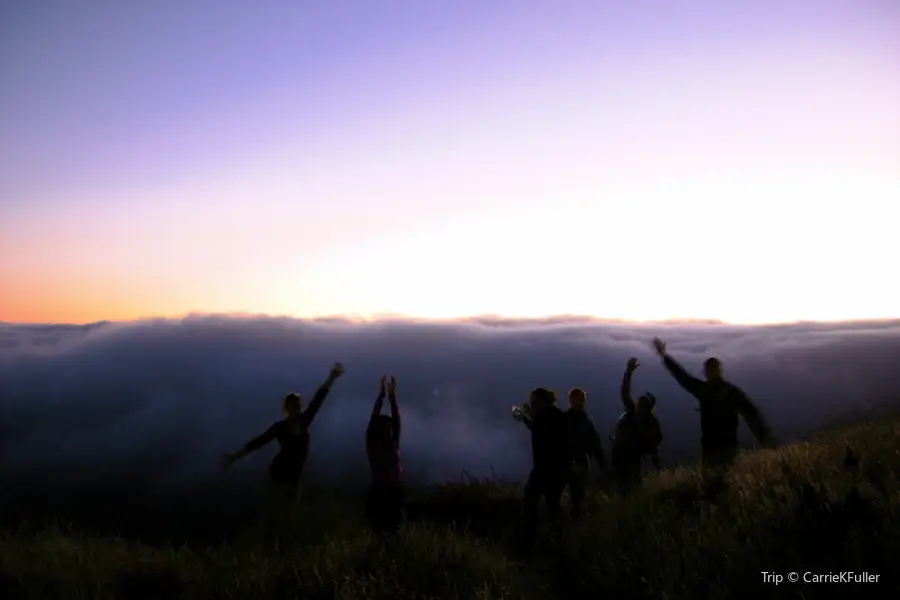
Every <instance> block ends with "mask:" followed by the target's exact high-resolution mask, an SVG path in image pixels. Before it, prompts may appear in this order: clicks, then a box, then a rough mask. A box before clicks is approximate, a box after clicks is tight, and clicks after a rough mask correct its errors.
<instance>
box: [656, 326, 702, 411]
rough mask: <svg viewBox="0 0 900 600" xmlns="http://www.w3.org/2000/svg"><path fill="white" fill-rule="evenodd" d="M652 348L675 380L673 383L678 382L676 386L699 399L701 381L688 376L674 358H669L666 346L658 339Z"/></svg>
mask: <svg viewBox="0 0 900 600" xmlns="http://www.w3.org/2000/svg"><path fill="white" fill-rule="evenodd" d="M653 347H654V348H656V353H657V354H659V356H660V357H661V358H662V359H663V366H664V367H665V368H666V370H667V371H668V372H669V374H671V375H672V377H674V378H675V381H676V382H678V385H680V386H681V387H683V388H684V389H685V390H686V391H687V392H688V393H689V394H691V395H693V396H694V397H695V398H699V396H700V394H702V393H703V386H704V383H703V381H702V380H700V379H697V378H696V377H694V376H693V375H691V374H689V373H688V372H687V371H685V370H684V367H682V366H681V365H679V364H678V363H677V362H676V361H675V359H674V358H672V357H671V356H669V354H668V353H667V352H666V345H665V343H663V341H662V340H660V339H659V338H655V339H654V340H653Z"/></svg>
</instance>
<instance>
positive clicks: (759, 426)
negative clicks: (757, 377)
mask: <svg viewBox="0 0 900 600" xmlns="http://www.w3.org/2000/svg"><path fill="white" fill-rule="evenodd" d="M732 393H733V394H734V399H735V404H736V405H737V410H738V413H740V415H741V416H742V417H743V418H744V422H745V423H747V427H749V428H750V433H752V434H753V437H755V438H756V441H758V442H759V443H760V445H762V446H765V447H769V446H771V445H772V444H774V440H773V438H772V430H771V428H770V427H769V423H768V421H767V420H766V417H765V415H763V413H762V411H761V410H760V409H759V407H758V406H756V404H754V403H753V401H752V400H751V399H750V397H749V396H747V394H745V393H744V391H743V390H741V389H740V388H738V387H735V388H733V391H732Z"/></svg>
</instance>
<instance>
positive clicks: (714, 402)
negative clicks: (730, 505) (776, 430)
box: [653, 338, 773, 469]
mask: <svg viewBox="0 0 900 600" xmlns="http://www.w3.org/2000/svg"><path fill="white" fill-rule="evenodd" d="M653 347H654V348H655V349H656V352H657V354H659V356H660V357H662V359H663V365H664V366H665V367H666V370H668V371H669V373H671V374H672V377H674V378H675V381H677V382H678V384H679V385H680V386H681V387H683V388H684V389H685V390H686V391H687V392H688V393H690V394H691V395H692V396H694V397H695V398H696V399H697V400H698V402H699V403H700V430H701V432H702V438H701V440H700V445H701V448H702V457H703V466H704V467H707V468H713V469H719V468H728V467H730V466H731V463H732V462H733V461H734V459H735V457H736V456H737V451H738V425H739V421H738V416H739V415H740V416H742V417H743V418H744V421H745V422H746V423H747V426H748V427H749V428H750V431H751V432H752V433H753V435H754V437H756V439H757V440H758V441H759V442H760V444H762V445H763V446H766V447H768V446H770V445H772V443H773V440H772V432H771V430H770V429H769V424H768V423H767V422H766V419H765V416H764V415H763V414H762V411H760V410H759V408H757V407H756V405H755V404H753V402H752V401H751V400H750V398H748V397H747V394H745V393H744V392H743V391H742V390H741V389H740V388H739V387H737V386H736V385H733V384H731V383H729V382H727V381H725V378H724V376H723V370H722V363H721V362H720V361H719V359H717V358H709V359H707V360H706V362H704V363H703V373H704V375H705V377H706V380H705V381H704V380H701V379H697V378H696V377H693V376H691V375H689V374H688V373H687V371H685V370H684V368H682V366H681V365H679V364H678V363H677V362H675V360H674V359H673V358H672V357H671V356H669V355H668V353H667V352H666V345H665V343H663V341H662V340H660V339H659V338H655V339H654V340H653Z"/></svg>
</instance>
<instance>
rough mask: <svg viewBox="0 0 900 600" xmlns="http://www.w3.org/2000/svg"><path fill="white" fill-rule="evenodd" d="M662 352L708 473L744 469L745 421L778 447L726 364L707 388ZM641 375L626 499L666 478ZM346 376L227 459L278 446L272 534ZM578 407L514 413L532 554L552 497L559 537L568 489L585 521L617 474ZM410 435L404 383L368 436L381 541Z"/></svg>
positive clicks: (625, 457) (714, 362)
mask: <svg viewBox="0 0 900 600" xmlns="http://www.w3.org/2000/svg"><path fill="white" fill-rule="evenodd" d="M653 347H654V349H655V350H656V353H657V354H658V355H659V356H660V358H661V359H662V363H663V366H664V367H665V368H666V370H667V371H668V372H669V373H670V374H671V375H672V377H674V378H675V381H677V382H678V384H679V385H680V386H681V387H683V388H684V389H685V390H686V391H687V392H689V393H690V394H691V395H693V396H694V397H695V398H696V399H697V401H698V403H699V407H698V408H697V410H698V411H699V412H700V428H701V432H702V437H701V440H700V446H701V450H702V464H703V466H704V467H705V468H708V469H713V470H716V471H718V472H722V471H723V470H725V469H727V468H728V467H729V466H730V465H731V463H732V462H733V461H734V459H735V457H736V456H737V452H738V425H739V416H742V417H743V418H744V420H745V421H746V422H747V424H748V426H749V428H750V430H751V432H752V433H753V435H754V436H755V437H756V439H757V440H758V441H759V442H760V443H761V444H762V445H763V446H764V447H770V446H771V445H773V444H774V440H773V438H772V434H771V430H770V428H769V425H768V423H767V422H766V420H765V418H764V416H763V414H762V412H761V411H760V410H759V409H758V408H757V407H756V406H755V405H754V404H753V402H752V401H751V400H750V399H749V398H748V397H747V395H746V394H745V393H744V392H743V391H742V390H741V389H740V388H738V387H737V386H735V385H734V384H732V383H730V382H728V381H726V380H725V379H724V374H723V369H722V363H721V362H720V361H719V360H718V359H716V358H709V359H707V360H706V362H705V363H704V365H703V370H704V376H705V378H704V379H698V378H696V377H693V376H692V375H690V374H688V373H687V371H686V370H685V369H684V368H683V367H682V366H681V365H679V364H678V363H677V362H676V361H675V360H674V359H673V358H672V357H671V356H669V354H668V353H667V352H666V345H665V343H664V342H662V340H660V339H659V338H656V339H654V340H653ZM639 366H640V364H639V362H638V360H637V359H636V358H631V359H629V360H628V363H627V365H626V369H625V374H624V376H623V378H622V386H621V400H622V403H623V406H624V409H625V410H624V412H623V413H622V415H621V417H620V418H619V420H618V422H617V424H616V428H615V434H614V435H613V436H611V438H610V441H611V444H612V447H611V453H610V462H611V465H609V466H610V467H611V472H610V475H611V477H612V478H613V479H614V481H615V483H616V484H617V487H618V489H619V490H620V491H621V492H622V493H628V492H629V491H631V490H633V489H634V488H635V487H636V486H638V485H640V483H641V481H642V470H643V462H644V459H645V457H649V458H650V459H651V461H652V463H653V466H654V467H655V469H656V470H657V471H658V470H659V468H660V457H659V447H660V444H661V442H662V439H663V434H662V428H661V426H660V422H659V420H658V419H657V417H656V415H655V412H654V409H655V406H656V398H655V397H654V396H653V395H652V394H650V393H645V394H643V395H641V396H639V397H638V398H637V400H635V399H634V398H633V397H632V392H631V387H632V377H633V375H634V373H635V371H636V370H637V369H638V367H639ZM343 373H344V367H343V365H341V363H335V364H334V366H333V367H332V369H331V372H330V373H329V375H328V378H327V379H326V380H325V382H324V383H323V384H322V385H321V386H320V387H319V389H318V390H317V391H316V393H315V395H314V396H313V399H312V401H311V402H310V403H309V406H308V407H307V408H306V409H305V410H304V409H303V401H302V398H301V397H300V395H299V394H296V393H291V394H288V395H287V396H285V398H284V399H283V401H282V409H283V412H284V415H285V418H284V419H282V420H280V421H277V422H275V423H274V424H273V425H272V426H271V427H269V428H268V429H267V430H266V431H265V433H263V434H262V435H260V436H259V437H256V438H254V439H252V440H250V441H249V442H247V443H246V444H245V445H244V446H243V447H242V448H241V449H239V450H237V451H236V452H233V453H230V454H227V455H225V457H224V459H223V466H224V467H226V468H228V467H230V466H231V465H232V464H233V463H234V462H235V461H237V460H239V459H240V458H242V457H243V456H246V455H247V454H249V453H251V452H253V451H254V450H257V449H259V448H261V447H263V446H264V445H266V444H268V443H269V442H271V441H273V440H276V441H277V442H278V444H279V446H280V451H279V452H278V454H277V455H276V456H275V458H274V459H273V460H272V463H271V465H270V467H269V476H270V482H271V486H270V487H271V493H270V495H269V497H270V501H271V506H270V509H269V510H268V511H267V513H266V514H267V516H268V517H269V521H268V522H269V528H270V530H271V531H275V532H278V531H280V529H281V528H282V527H283V526H284V523H285V518H286V517H287V515H288V513H289V511H290V508H291V507H292V506H293V505H294V504H296V500H297V498H298V490H299V486H300V481H301V479H302V475H303V469H304V467H305V464H306V459H307V456H308V454H309V441H310V433H309V429H310V426H311V425H312V422H313V420H314V419H315V417H316V414H318V412H319V409H320V408H321V406H322V403H323V402H324V401H325V398H326V397H327V396H328V393H329V391H330V390H331V387H332V385H333V384H334V382H335V381H336V380H337V379H338V378H339V377H340V376H341V375H342V374H343ZM385 398H387V399H388V402H389V404H390V415H389V416H388V415H383V414H382V408H383V404H384V400H385ZM568 404H569V406H568V411H563V410H562V409H560V408H559V407H558V406H557V397H556V393H555V392H554V391H552V390H549V389H546V388H536V389H534V390H533V391H532V392H531V394H530V397H529V402H528V403H527V404H525V405H523V406H514V407H513V416H514V417H515V418H516V420H517V421H520V422H521V423H523V424H524V425H525V426H526V427H527V428H528V429H529V431H530V433H531V448H532V469H531V472H530V474H529V476H528V481H527V483H526V485H525V491H524V495H523V516H524V523H523V541H524V542H525V545H526V546H528V547H530V546H531V545H532V544H533V543H534V542H535V539H536V535H537V529H538V506H539V503H540V500H541V498H542V497H543V499H544V501H545V502H546V505H547V512H548V517H549V520H550V522H551V524H552V525H554V531H556V530H557V527H558V526H559V523H560V521H561V519H560V517H561V516H562V510H561V508H562V504H561V503H562V496H563V492H564V491H565V489H566V488H567V487H568V489H569V496H570V511H571V517H572V519H573V520H575V521H577V520H578V519H579V518H580V517H581V516H582V512H583V503H584V499H585V495H586V488H587V482H588V479H589V477H590V474H591V473H592V472H593V471H594V469H593V464H594V462H596V463H597V465H598V466H599V467H600V469H599V472H600V473H605V472H607V468H608V465H607V463H606V457H605V455H604V451H603V446H602V443H601V439H600V436H599V434H598V433H597V429H596V426H595V425H594V422H593V420H592V419H591V417H590V416H589V415H588V413H587V411H586V404H587V394H586V393H585V391H584V390H582V389H580V388H575V389H572V390H571V391H570V392H569V394H568ZM400 433H401V420H400V409H399V406H398V404H397V381H396V379H395V378H394V377H390V379H388V378H386V377H382V378H381V381H380V386H379V391H378V396H377V397H376V399H375V405H374V406H373V408H372V414H371V417H370V419H369V424H368V427H367V428H366V432H365V446H366V454H367V456H368V460H369V467H370V472H371V485H370V488H369V493H368V498H367V511H366V512H367V516H368V519H369V523H370V525H371V527H372V529H373V530H375V531H377V532H391V531H396V530H397V529H398V527H399V526H400V523H401V519H402V513H403V502H404V487H403V466H402V461H401V458H400ZM276 535H277V533H276Z"/></svg>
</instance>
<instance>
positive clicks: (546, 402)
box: [530, 388, 556, 415]
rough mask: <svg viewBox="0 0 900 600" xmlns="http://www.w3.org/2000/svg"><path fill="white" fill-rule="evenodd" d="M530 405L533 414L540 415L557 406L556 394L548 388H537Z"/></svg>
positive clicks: (532, 394)
mask: <svg viewBox="0 0 900 600" xmlns="http://www.w3.org/2000/svg"><path fill="white" fill-rule="evenodd" d="M530 403H531V411H532V413H534V414H535V415H539V414H540V413H542V412H544V411H545V410H547V409H548V408H550V407H551V406H553V405H554V404H556V392H554V391H553V390H548V389H547V388H536V389H535V390H533V391H532V392H531V397H530Z"/></svg>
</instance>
